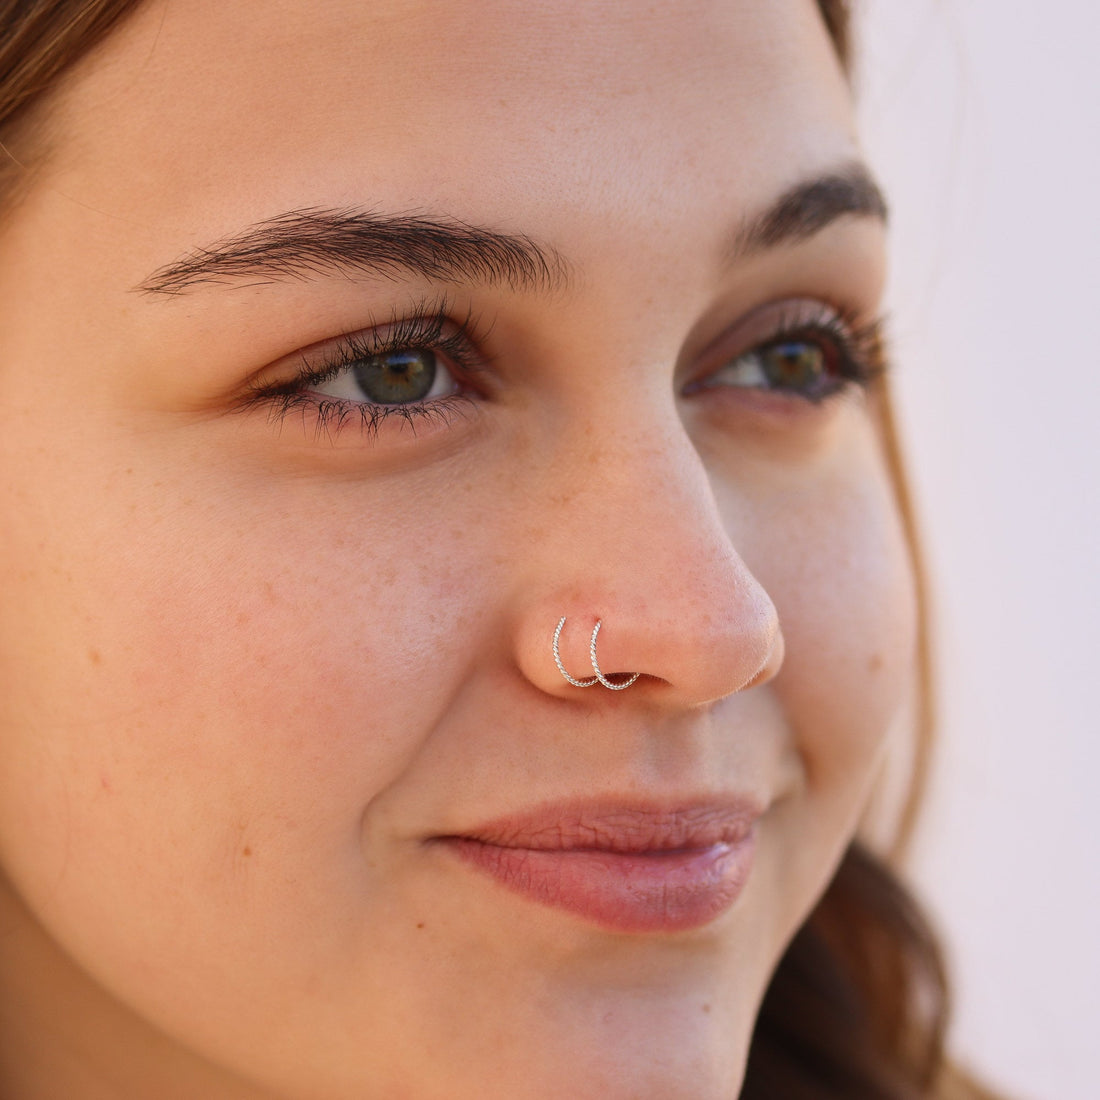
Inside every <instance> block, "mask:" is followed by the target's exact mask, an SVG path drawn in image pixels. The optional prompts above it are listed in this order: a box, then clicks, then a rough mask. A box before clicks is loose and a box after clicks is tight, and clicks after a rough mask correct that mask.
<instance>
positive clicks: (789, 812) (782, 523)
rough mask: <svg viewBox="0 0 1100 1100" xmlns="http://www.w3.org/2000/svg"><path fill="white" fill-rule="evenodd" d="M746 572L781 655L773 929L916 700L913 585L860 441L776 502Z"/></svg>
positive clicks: (816, 881) (834, 843) (776, 689)
mask: <svg viewBox="0 0 1100 1100" xmlns="http://www.w3.org/2000/svg"><path fill="white" fill-rule="evenodd" d="M760 530H761V531H763V532H765V538H763V539H761V540H760V541H754V540H751V539H750V540H749V544H748V545H747V547H746V550H745V555H746V559H747V560H748V561H749V565H750V567H751V568H752V569H753V571H754V573H755V574H756V575H757V577H758V579H760V581H761V582H762V583H763V584H764V586H765V588H766V589H767V590H768V592H769V593H770V594H771V596H772V598H773V600H774V601H775V604H776V607H777V610H778V613H779V621H780V624H781V626H782V629H783V636H784V641H785V644H786V652H785V657H784V662H783V666H782V668H781V670H780V672H779V674H778V676H777V677H776V678H775V680H774V681H773V682H772V683H771V684H770V685H768V690H770V691H771V692H773V694H774V699H775V701H776V705H777V708H778V711H779V713H780V714H781V715H782V721H783V724H784V726H785V728H786V730H787V735H788V740H787V743H788V746H789V749H788V764H789V767H788V769H787V774H788V775H789V777H790V778H789V790H788V797H786V798H784V799H782V800H781V801H780V803H778V804H777V805H776V807H775V808H774V814H773V815H772V828H773V831H772V833H771V836H770V838H769V841H770V842H771V843H774V845H775V851H774V853H773V858H772V859H771V860H769V861H767V862H768V863H769V865H770V867H771V868H772V870H773V871H774V873H775V874H776V876H777V881H776V883H775V885H774V889H775V896H776V897H777V898H782V899H784V902H783V904H784V906H785V910H784V914H783V915H782V916H780V915H779V914H777V927H785V928H786V929H787V931H788V932H793V929H794V927H795V925H796V924H797V923H798V922H799V921H800V920H801V919H802V917H804V915H805V913H806V912H807V911H808V910H809V908H810V907H811V906H812V904H813V902H814V901H815V900H816V897H817V895H818V893H819V892H820V890H821V889H822V888H823V887H824V885H825V883H826V882H827V881H828V878H829V877H830V876H831V872H832V868H833V867H834V866H835V864H836V861H837V860H838V859H839V858H840V856H841V854H842V852H843V850H844V848H845V847H846V845H847V843H848V842H849V840H850V839H851V837H852V835H853V833H854V831H855V829H856V826H857V824H858V821H859V819H860V816H861V814H862V812H863V809H864V807H865V805H866V802H867V799H868V796H869V794H870V790H871V786H872V784H873V782H874V780H875V778H876V776H877V774H878V770H879V768H878V766H879V763H880V760H881V758H882V756H881V754H882V751H883V749H884V747H885V744H886V741H887V735H888V733H889V732H890V730H891V728H892V726H893V723H894V722H895V720H896V719H897V718H898V717H899V714H900V713H901V711H902V709H903V708H904V706H905V704H907V703H908V701H909V699H910V698H911V695H910V692H911V690H912V677H913V669H914V659H915V650H916V638H917V630H918V621H917V609H916V593H915V586H914V579H913V573H912V565H911V559H910V554H909V550H908V546H907V543H906V539H905V535H904V529H903V526H902V523H901V519H900V516H899V514H898V510H897V505H896V501H895V494H894V492H893V488H892V486H891V484H890V483H889V480H888V477H887V475H886V473H885V471H884V469H883V467H882V464H881V461H880V460H879V458H878V452H877V448H876V446H875V444H874V442H873V440H872V439H870V438H868V439H867V440H866V441H865V443H864V445H863V446H861V447H860V448H857V449H856V451H855V452H854V453H853V452H849V453H848V454H847V455H846V456H845V460H844V461H843V462H838V463H837V464H836V466H835V468H834V472H833V473H831V474H828V473H827V474H825V475H824V476H822V477H821V478H820V479H818V480H817V481H816V482H815V483H814V484H813V485H812V486H807V485H805V484H804V485H803V486H802V487H801V488H800V489H799V491H798V492H797V493H792V494H790V495H789V496H787V497H786V498H785V499H784V498H781V497H779V496H776V497H773V498H772V499H771V501H770V503H769V508H768V520H767V522H766V523H763V524H761V527H760Z"/></svg>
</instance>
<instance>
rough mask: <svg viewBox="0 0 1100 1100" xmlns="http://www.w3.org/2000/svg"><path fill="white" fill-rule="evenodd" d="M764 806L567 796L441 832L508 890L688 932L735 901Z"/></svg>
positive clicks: (622, 922) (577, 910)
mask: <svg viewBox="0 0 1100 1100" xmlns="http://www.w3.org/2000/svg"><path fill="white" fill-rule="evenodd" d="M760 812H761V811H760V809H759V808H757V807H755V806H753V805H751V804H749V803H747V802H744V801H738V802H726V803H721V804H706V805H693V806H687V807H680V808H676V809H669V810H665V809H656V808H648V807H642V806H637V805H627V804H615V805H608V804H600V805H596V804H592V803H583V804H577V803H573V804H566V805H559V806H554V807H545V808H541V809H539V810H537V811H535V812H533V813H530V814H525V815H522V816H519V817H507V818H501V819H498V820H496V821H492V822H489V823H487V824H485V825H481V826H479V827H477V828H476V829H474V830H472V831H471V832H469V833H466V834H463V835H461V836H448V837H441V838H438V839H439V842H440V843H442V844H445V845H446V846H447V847H448V848H449V849H450V850H451V851H453V852H454V853H455V855H457V856H459V857H460V858H461V859H463V860H465V861H467V862H469V863H470V864H472V865H473V866H474V867H476V868H477V869H478V870H480V871H483V872H484V873H485V874H487V875H489V876H491V877H492V878H494V879H496V881H497V882H498V883H500V885H502V886H504V887H505V888H506V889H509V890H512V891H513V892H515V893H517V894H520V895H522V896H524V897H527V898H529V899H531V900H533V901H536V902H540V903H541V904H543V905H548V906H550V907H552V908H555V909H563V910H566V911H567V912H570V913H573V914H574V915H575V916H578V917H580V918H582V919H583V920H587V921H589V922H591V923H593V924H596V925H599V926H600V927H602V928H606V929H609V930H612V931H616V932H682V931H686V930H688V929H692V928H699V927H702V926H703V925H705V924H708V923H710V921H712V920H714V919H715V918H716V917H718V916H719V915H720V914H721V913H723V912H725V911H726V910H727V909H728V908H729V907H730V906H731V905H733V903H734V902H735V901H736V900H737V897H738V895H739V894H740V893H741V889H742V887H743V886H744V884H745V881H746V879H747V878H748V875H749V871H750V870H751V868H752V859H753V836H754V828H753V826H754V822H755V820H756V818H757V817H759V816H760Z"/></svg>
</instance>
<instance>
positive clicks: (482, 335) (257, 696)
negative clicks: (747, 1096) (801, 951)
mask: <svg viewBox="0 0 1100 1100" xmlns="http://www.w3.org/2000/svg"><path fill="white" fill-rule="evenodd" d="M42 133H43V134H45V135H46V137H47V138H48V142H49V149H50V152H49V155H48V156H47V157H46V159H45V160H44V161H43V162H42V163H41V165H40V166H39V167H38V168H37V170H36V172H35V174H34V175H33V176H32V178H31V179H30V180H29V182H28V185H27V188H26V191H25V194H24V195H23V197H22V199H21V201H20V203H19V204H18V205H17V206H16V207H15V208H14V209H13V210H12V212H11V214H10V215H9V216H8V218H7V220H6V221H5V222H4V223H3V227H2V229H0V257H2V260H0V456H2V458H0V461H2V463H3V470H4V475H3V478H2V479H0V515H2V524H3V539H2V542H0V575H2V576H3V578H4V581H3V584H4V591H3V599H2V601H0V730H2V742H0V743H2V746H3V747H2V750H0V863H2V866H3V868H4V871H5V884H4V887H3V890H2V893H0V899H2V904H0V918H2V920H3V923H4V927H5V929H7V930H8V933H7V935H6V936H5V937H4V939H3V943H2V945H0V978H2V980H3V981H4V982H6V983H7V984H8V987H9V988H10V989H12V990H14V991H15V994H13V996H14V997H15V1003H18V1004H19V1008H18V1010H17V1011H16V1010H12V1009H7V1010H5V1011H6V1012H7V1013H8V1014H9V1017H10V1018H8V1019H6V1020H4V1021H0V1032H2V1033H3V1034H4V1035H6V1036H9V1037H11V1036H14V1038H6V1039H5V1040H4V1042H5V1043H7V1042H11V1043H15V1042H16V1041H18V1042H19V1043H21V1044H23V1045H22V1046H21V1047H20V1049H22V1050H26V1051H33V1050H34V1049H36V1046H35V1044H38V1045H39V1047H40V1048H41V1049H46V1047H47V1046H48V1047H49V1050H50V1055H49V1057H50V1062H49V1068H48V1069H45V1068H43V1064H42V1063H41V1062H34V1060H33V1058H32V1057H31V1055H30V1054H28V1055H27V1056H26V1058H24V1059H23V1060H22V1061H20V1060H19V1059H15V1060H14V1061H13V1060H11V1059H9V1060H8V1062H9V1065H11V1066H13V1067H15V1068H13V1069H11V1071H10V1072H11V1074H12V1075H13V1077H12V1080H13V1081H14V1082H15V1085H14V1086H13V1091H12V1095H19V1093H18V1092H16V1091H15V1087H17V1086H18V1085H19V1082H20V1081H22V1080H23V1077H20V1074H23V1075H24V1077H25V1079H26V1080H27V1081H30V1080H31V1079H32V1078H33V1076H34V1074H36V1073H53V1074H58V1075H60V1074H67V1075H68V1076H65V1077H60V1076H59V1077H57V1078H55V1080H64V1081H67V1082H68V1083H69V1087H68V1091H65V1092H64V1094H65V1095H68V1096H73V1097H77V1096H82V1095H85V1094H86V1093H87V1094H88V1095H91V1094H92V1091H93V1085H96V1087H97V1088H100V1089H105V1091H103V1092H100V1091H95V1092H94V1094H95V1095H96V1096H100V1095H115V1092H112V1091H110V1089H111V1088H113V1089H115V1090H116V1091H117V1094H118V1095H127V1096H131V1095H138V1094H140V1095H156V1096H158V1097H177V1096H179V1097H185V1096H186V1097H194V1096H197V1095H201V1096H203V1097H207V1098H213V1100H221V1098H238V1097H261V1096H262V1097H267V1096H278V1097H285V1098H293V1100H300V1098H307V1097H308V1098H317V1097H323V1098H325V1100H340V1098H352V1097H355V1098H359V1097H362V1096H377V1097H409V1098H413V1100H427V1098H432V1100H436V1098H438V1100H475V1098H476V1100H483V1098H484V1097H486V1096H507V1097H510V1098H515V1100H524V1098H539V1100H546V1098H552V1097H562V1096H568V1097H571V1098H573V1097H577V1098H582V1100H583V1098H588V1097H601V1098H608V1100H613V1098H619V1097H621V1098H625V1097H632V1098H633V1097H653V1098H660V1100H671V1098H677V1097H684V1098H687V1097H690V1098H692V1100H700V1098H704V1100H705V1098H718V1097H729V1096H731V1095H733V1094H734V1093H735V1092H736V1090H737V1087H738V1082H739V1081H740V1078H741V1074H742V1070H743V1062H744V1058H745V1054H746V1050H747V1045H748V1040H749V1036H750V1033H751V1029H752V1025H753V1020H754V1016H755V1012H756V1010H757V1007H758V1005H759V1001H760V998H761V996H762V993H763V990H764V988H765V986H766V984H767V981H768V979H769V976H770V974H771V971H772V970H773V968H774V966H775V964H776V962H777V960H778V958H779V956H780V955H781V953H782V951H783V948H784V946H785V944H786V942H787V940H788V939H789V937H790V936H791V934H792V933H793V931H794V930H795V928H796V927H797V926H798V924H799V923H800V922H801V921H802V920H803V919H804V917H805V916H806V914H807V912H808V911H809V909H810V908H811V906H812V904H813V903H814V901H815V899H816V898H817V896H818V895H819V894H820V892H821V890H822V889H823V887H824V885H825V883H826V882H827V880H828V878H829V876H830V874H831V872H832V870H833V868H834V867H835V864H836V861H837V860H838V858H839V856H840V853H841V852H842V850H843V847H844V846H845V844H846V842H847V841H848V839H849V838H850V836H851V834H852V832H853V829H854V827H855V823H856V820H857V818H858V816H859V813H860V810H861V807H862V805H863V802H864V800H865V795H866V793H867V790H868V787H869V784H870V782H871V780H872V778H873V775H874V771H875V767H876V763H877V761H878V758H879V750H880V746H881V744H882V742H883V738H884V734H885V731H886V729H887V727H888V726H889V724H890V722H891V720H892V719H893V717H894V716H895V713H896V712H897V711H898V709H899V707H900V704H901V702H902V700H903V698H904V696H905V694H906V690H907V685H908V680H909V670H910V666H911V663H912V650H913V635H914V611H913V593H912V588H911V579H910V573H909V564H908V558H907V554H906V550H905V543H904V540H903V536H902V533H901V528H900V523H899V518H898V513H897V509H896V504H895V499H894V495H893V492H892V488H891V484H890V481H889V478H888V475H887V472H886V469H885V466H884V462H883V458H882V455H881V453H880V445H879V434H878V433H879V429H878V425H877V413H876V407H877V400H878V399H877V397H876V395H875V386H874V384H873V382H872V383H871V384H870V385H869V386H868V385H865V382H866V379H865V378H864V377H863V376H864V375H866V374H869V373H873V370H874V367H875V363H874V357H875V350H874V340H873V336H872V334H871V333H869V332H868V331H867V326H868V325H869V323H870V322H871V321H872V319H873V318H874V315H875V311H876V309H877V304H878V299H879V295H880V289H881V282H882V277H883V227H882V224H881V211H880V209H879V206H878V202H877V197H876V194H875V192H874V191H873V187H871V186H870V185H869V183H868V182H867V181H866V180H865V179H864V178H863V177H861V176H860V175H859V173H858V172H857V171H856V170H855V169H854V168H853V164H854V163H855V162H856V160H857V157H858V148H857V145H856V141H855V138H854V135H853V121H852V114H851V106H850V103H849V99H848V94H847V91H846V88H845V84H844V81H843V78H842V76H841V73H840V71H839V68H838V65H837V62H836V60H835V57H834V56H833V53H832V51H831V46H830V43H829V40H828V38H827V35H826V32H825V30H824V28H823V26H822V24H821V22H820V16H819V15H818V12H817V8H816V6H815V4H813V3H811V2H810V0H781V2H776V0H773V2H768V3H763V2H756V3H754V2H749V0H744V2H740V0H728V2H726V3H723V4H720V5H714V4H707V3H695V2H691V3H687V4H684V3H680V4H676V5H674V6H673V7H669V8H665V9H657V8H652V7H649V6H646V5H638V4H627V5H624V4H622V3H621V2H616V3H610V2H608V3H603V2H587V3H582V2H577V3H556V4H550V5H542V4H529V3H526V2H520V0H516V2H511V0H488V2H484V3H480V4H478V5H476V11H475V10H474V9H472V8H471V5H469V4H468V3H464V2H462V0H437V2H432V3H427V2H419V0H376V2H373V3H370V4H361V3H355V2H352V0H324V2H317V0H311V2H310V3H308V4H306V3H292V2H290V0H287V2H282V3H278V4H272V3H261V2H259V0H241V2H237V3H233V4H225V3H221V2H218V0H190V2H189V3H186V4H178V3H177V4H172V3H168V2H167V0H164V2H156V0H154V2H151V3H148V4H146V5H144V7H143V8H141V9H140V10H139V12H138V13H137V15H136V17H135V18H134V19H133V20H132V21H130V22H129V23H127V24H125V25H124V26H123V28H122V29H121V30H119V31H118V32H116V33H115V34H114V36H113V37H112V38H110V39H109V40H108V41H107V43H106V44H105V47H104V48H103V49H101V50H100V51H99V52H97V53H95V54H93V55H92V56H91V57H89V58H88V59H87V60H86V62H85V63H84V64H83V65H82V66H81V67H80V68H79V69H78V70H76V71H75V72H74V74H73V79H72V81H71V83H70V84H69V85H68V86H67V88H66V90H65V93H64V94H63V96H62V97H61V98H60V99H59V100H58V101H57V102H56V103H55V104H53V105H51V108H50V112H49V114H48V116H47V123H46V125H45V126H44V128H43V130H42ZM815 183H816V186H815ZM349 364H350V365H349ZM563 616H564V617H565V618H566V623H565V626H564V627H563V629H562V632H561V636H560V655H561V660H562V663H563V665H564V667H565V668H566V669H567V670H568V671H569V672H570V673H571V674H572V675H573V676H575V677H577V678H588V677H591V676H592V672H591V671H590V670H591V660H590V656H589V642H590V639H591V636H592V631H593V629H594V627H595V625H596V622H597V621H600V622H601V624H602V625H601V630H600V634H599V638H598V642H597V650H598V659H599V663H600V666H601V668H602V669H603V670H604V671H605V672H606V673H607V674H608V675H609V676H611V677H612V680H613V682H620V683H621V682H622V679H623V678H622V677H618V678H617V677H616V674H620V673H635V672H637V673H640V678H639V679H638V680H637V681H636V682H635V683H633V684H632V685H631V686H630V687H628V688H626V689H625V690H622V691H611V690H608V689H607V688H605V687H603V686H601V685H599V684H596V685H595V686H593V687H589V688H585V689H582V688H578V687H574V686H572V685H571V684H570V683H569V682H567V681H566V679H565V678H564V677H563V676H562V674H561V673H560V672H559V671H558V668H557V665H556V663H555V659H554V653H553V650H552V639H553V637H554V632H555V628H556V627H557V625H558V622H559V620H560V619H561V618H562V617H563ZM7 1001H8V1002H9V1003H13V1002H12V998H7ZM59 1006H63V1007H59ZM49 1029H52V1030H50V1031H49V1034H47V1030H49ZM20 1066H22V1068H19V1067H20ZM100 1078H102V1081H101V1080H100ZM104 1081H105V1082H107V1083H108V1084H107V1085H105V1084H103V1082H104ZM154 1086H155V1087H154ZM81 1090H84V1091H81ZM135 1090H136V1091H135ZM63 1091H64V1090H63ZM55 1094H58V1095H59V1094H60V1093H57V1092H55Z"/></svg>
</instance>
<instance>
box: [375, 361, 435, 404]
mask: <svg viewBox="0 0 1100 1100" xmlns="http://www.w3.org/2000/svg"><path fill="white" fill-rule="evenodd" d="M435 372H436V361H435V353H434V352H432V351H427V350H426V349H415V350H408V351H390V352H386V353H385V354H383V355H372V356H371V357H370V358H369V359H363V360H362V361H361V362H359V363H358V364H356V367H355V381H356V382H357V383H358V384H359V388H360V389H361V390H362V391H363V393H364V394H366V396H367V397H369V398H370V400H371V401H376V402H378V404H380V405H407V404H409V402H411V401H422V400H423V399H424V398H425V397H427V396H428V394H429V393H430V392H431V389H432V385H433V384H434V382H435Z"/></svg>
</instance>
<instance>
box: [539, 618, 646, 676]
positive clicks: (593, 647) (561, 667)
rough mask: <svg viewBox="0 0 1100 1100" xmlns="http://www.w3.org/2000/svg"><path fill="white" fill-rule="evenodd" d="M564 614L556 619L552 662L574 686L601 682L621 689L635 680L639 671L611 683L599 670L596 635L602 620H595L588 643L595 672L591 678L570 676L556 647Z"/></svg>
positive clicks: (563, 623)
mask: <svg viewBox="0 0 1100 1100" xmlns="http://www.w3.org/2000/svg"><path fill="white" fill-rule="evenodd" d="M565 618H566V617H565V616H564V615H563V616H562V617H561V618H560V619H559V620H558V627H557V629H556V630H555V631H554V643H553V647H552V648H553V650H554V663H555V664H556V665H557V666H558V671H559V672H560V673H561V674H562V676H564V677H565V679H566V680H568V681H569V683H571V684H572V685H573V686H574V687H579V688H587V687H592V685H593V684H603V686H604V687H605V688H608V689H609V690H611V691H622V690H624V689H625V688H628V687H630V685H631V684H632V683H634V681H635V680H637V679H638V677H639V676H640V675H641V673H640V672H635V673H634V675H633V676H631V677H630V679H629V680H627V681H625V682H624V683H622V684H613V683H612V682H611V681H610V680H609V679H608V678H607V677H606V676H605V675H604V674H603V673H602V672H601V671H600V665H599V662H598V661H597V660H596V637H597V635H598V634H599V633H600V627H601V626H603V620H602V619H600V620H597V622H596V628H595V629H594V630H593V631H592V640H591V641H590V642H589V643H588V655H589V657H590V658H591V659H592V671H593V672H594V673H595V674H596V675H595V676H593V677H592V679H591V680H578V679H576V678H575V677H573V676H570V675H569V673H568V672H566V671H565V665H563V664H562V663H561V651H560V650H559V649H558V639H559V638H560V637H561V628H562V627H563V626H565Z"/></svg>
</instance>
